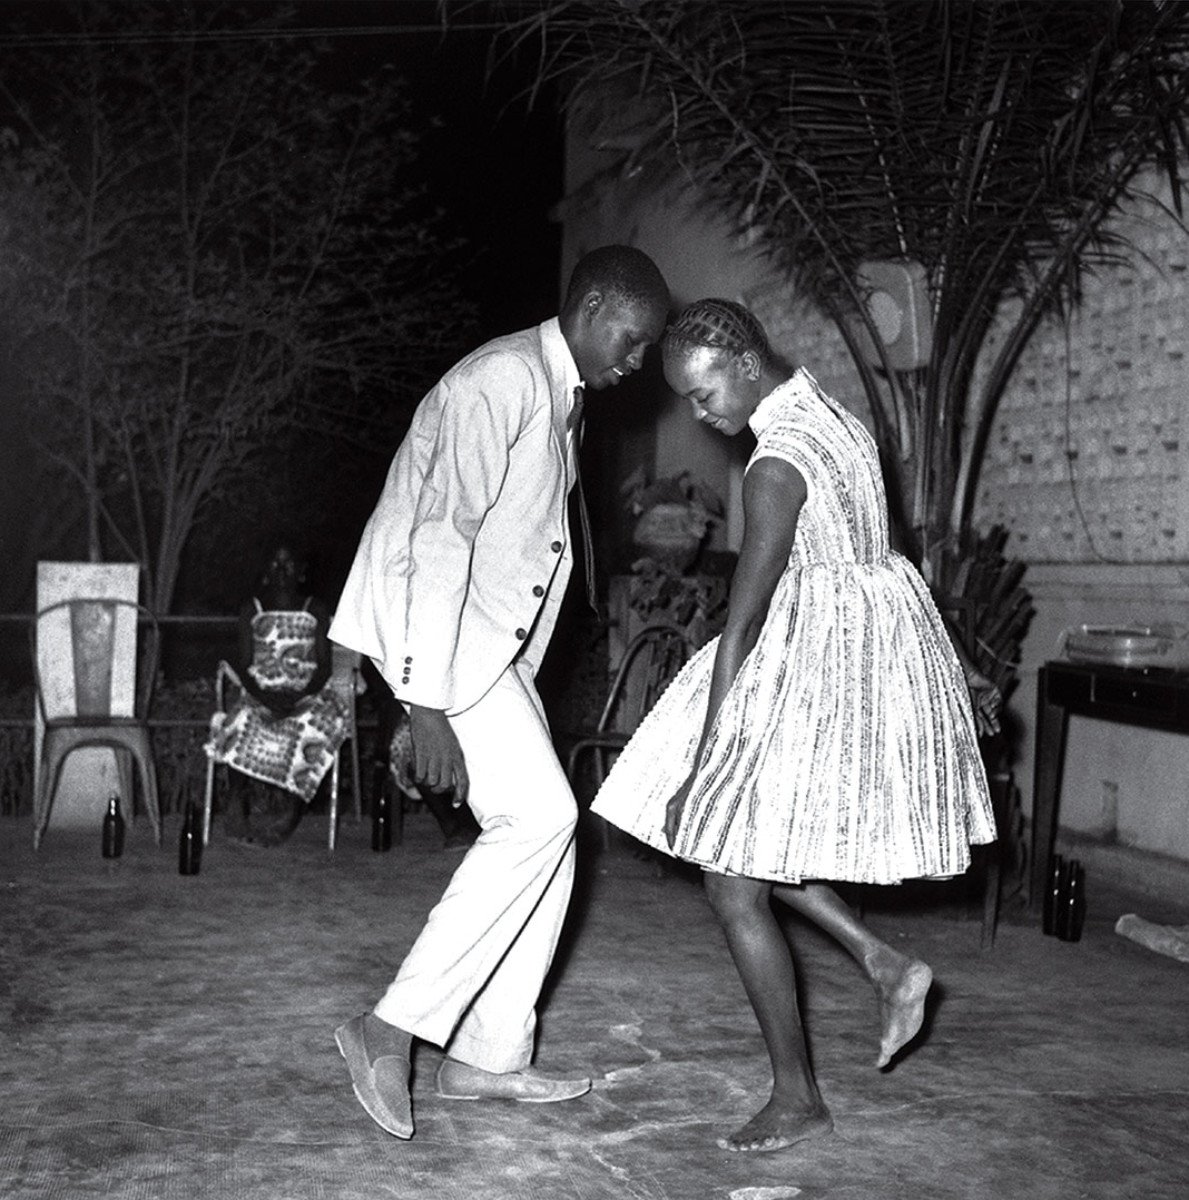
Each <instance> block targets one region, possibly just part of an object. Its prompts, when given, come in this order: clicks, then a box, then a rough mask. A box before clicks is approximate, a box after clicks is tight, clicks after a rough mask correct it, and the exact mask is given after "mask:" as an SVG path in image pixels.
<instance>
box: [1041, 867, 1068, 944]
mask: <svg viewBox="0 0 1189 1200" xmlns="http://www.w3.org/2000/svg"><path fill="white" fill-rule="evenodd" d="M1064 877H1065V859H1064V858H1062V857H1061V855H1060V854H1054V855H1053V856H1052V857H1051V858H1050V859H1049V873H1048V875H1047V876H1046V877H1045V894H1044V917H1043V921H1042V924H1041V928H1042V929H1043V930H1044V931H1045V933H1047V934H1049V935H1050V936H1051V935H1052V934H1054V933H1056V932H1057V914H1058V913H1059V912H1060V911H1061V895H1062V882H1063V880H1064Z"/></svg>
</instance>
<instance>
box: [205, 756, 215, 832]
mask: <svg viewBox="0 0 1189 1200" xmlns="http://www.w3.org/2000/svg"><path fill="white" fill-rule="evenodd" d="M214 800H215V760H214V759H213V758H212V757H211V756H210V755H209V754H208V755H207V756H206V789H205V791H204V792H203V797H202V844H203V845H204V846H205V845H206V844H207V843H208V842H209V841H210V840H211V809H212V808H213V807H214Z"/></svg>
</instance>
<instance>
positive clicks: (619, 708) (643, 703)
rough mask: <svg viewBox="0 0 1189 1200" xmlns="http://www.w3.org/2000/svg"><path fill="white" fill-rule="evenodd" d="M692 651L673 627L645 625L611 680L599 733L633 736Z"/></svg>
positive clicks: (625, 651)
mask: <svg viewBox="0 0 1189 1200" xmlns="http://www.w3.org/2000/svg"><path fill="white" fill-rule="evenodd" d="M691 649H692V647H691V645H690V641H689V638H688V637H687V636H686V635H685V633H683V632H682V631H681V630H680V629H676V628H674V627H673V626H672V625H648V626H645V628H643V629H642V630H641V631H640V632H639V633H638V634H636V636H635V637H634V638H632V640H631V641H630V642H629V643H628V644H627V648H626V649H625V650H624V652H623V657H622V658H621V659H620V661H619V666H618V667H617V668H616V671H615V675H614V677H613V679H612V680H611V687H610V690H609V691H608V693H607V702H606V703H605V704H604V705H603V711H602V713H601V715H600V716H599V724H598V731H599V733H607V732H609V731H610V730H612V729H614V730H618V731H620V732H624V733H631V732H633V731H634V730H635V728H636V726H637V725H639V724H640V722H641V721H642V720H643V719H644V717H645V715H646V714H647V713H648V711H649V710H650V709H651V708H652V706H653V705H654V704H655V703H656V702H657V700H658V699H660V695H661V693H662V692H663V691H664V690H665V688H666V687H667V686H668V685H669V682H670V681H671V680H672V678H673V677H674V676H675V675H676V674H677V672H678V671H680V670H681V668H682V667H683V666H684V665H685V661H686V659H687V658H689V655H690V651H691Z"/></svg>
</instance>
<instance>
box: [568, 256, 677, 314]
mask: <svg viewBox="0 0 1189 1200" xmlns="http://www.w3.org/2000/svg"><path fill="white" fill-rule="evenodd" d="M590 291H600V292H607V293H608V294H610V295H613V296H617V297H619V298H620V299H621V300H624V301H627V302H628V303H629V304H638V305H641V306H643V305H652V304H655V305H656V306H657V307H658V308H660V309H661V310H662V311H667V310H668V308H669V287H668V284H666V283H665V277H664V276H663V275H662V274H661V273H660V270H659V269H658V268H657V265H656V263H654V262H653V261H652V259H651V258H649V257H648V255H647V254H645V253H644V251H643V250H637V249H636V248H635V246H600V247H599V248H598V249H597V250H592V251H590V253H589V254H584V255H583V256H582V257H581V258H580V259H579V260H578V263H577V265H576V266H575V267H574V270H573V273H572V274H571V275H570V286H569V287H568V288H567V289H566V298H565V302H564V304H563V305H562V307H563V308H570V307H572V306H573V305H575V304H577V303H578V302H579V301H580V300H581V299H582V297H583V296H585V295H586V294H587V292H590Z"/></svg>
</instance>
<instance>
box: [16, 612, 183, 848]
mask: <svg viewBox="0 0 1189 1200" xmlns="http://www.w3.org/2000/svg"><path fill="white" fill-rule="evenodd" d="M121 611H123V612H125V613H126V614H127V618H128V619H129V620H131V621H132V622H133V627H132V633H131V637H132V644H133V646H135V644H136V628H137V623H138V622H143V623H145V624H146V625H147V626H148V627H149V629H150V636H151V638H152V641H151V651H150V654H149V655H148V656H147V661H148V662H149V663H150V665H151V664H152V663H153V662H154V661H155V658H156V653H155V651H156V646H157V645H158V638H159V631H158V626H157V619H156V617H155V616H154V615H153V613H152V612H150V611H149V610H148V609H147V608H145V607H144V605H142V604H137V603H135V602H134V601H132V600H118V599H112V598H107V597H85V596H83V597H76V598H73V599H70V600H59V601H57V602H56V603H54V604H50V605H47V606H46V607H45V608H43V609H40V610H39V611H38V613H37V616H36V619H35V620H34V622H33V626H32V629H31V631H30V640H31V643H32V653H33V676H34V680H35V683H36V688H37V704H38V708H39V710H40V713H41V719H42V721H43V723H44V735H43V737H42V742H41V772H40V784H39V787H38V789H37V795H36V797H35V799H34V810H33V845H34V847H35V848H36V847H40V845H41V839H42V837H43V835H44V834H45V831H46V828H47V827H48V825H49V819H50V809H51V807H52V805H53V800H54V794H55V792H56V791H57V787H58V782H59V780H60V778H61V774H62V767H63V764H64V763H65V761H66V759H67V758H68V757H69V756H70V754H71V753H73V752H74V751H75V750H78V749H81V748H82V747H84V746H107V747H111V748H112V749H114V750H116V751H117V754H116V765H117V769H118V771H119V773H120V788H121V791H122V792H123V795H124V797H125V800H126V802H127V816H128V820H129V822H131V821H132V820H133V817H134V806H133V804H132V766H131V764H132V762H133V761H135V763H136V765H137V766H138V767H139V769H140V777H141V784H142V787H143V791H144V803H145V809H146V811H147V812H148V814H149V821H150V823H151V824H152V826H153V836H154V838H155V840H156V842H157V844H158V845H160V844H161V809H160V804H159V801H158V798H157V771H156V764H155V763H154V760H153V747H152V741H151V740H150V737H149V727H148V710H149V704H150V703H151V700H152V688H153V678H152V675H153V673H152V671H151V670H146V671H144V672H142V673H141V675H142V678H141V679H140V680H136V681H135V682H134V684H133V688H132V691H133V703H132V706H131V707H132V712H131V713H127V714H122V713H113V712H112V707H113V704H112V696H113V683H114V674H115V659H116V634H117V625H118V624H119V623H120V622H119V616H120V613H121ZM54 614H60V615H59V616H58V618H57V619H55V617H54ZM63 636H65V637H68V638H69V639H70V661H71V665H72V668H73V680H72V682H71V684H70V686H69V687H67V688H66V689H64V690H63V689H55V691H54V693H53V700H52V702H51V703H48V704H47V694H48V693H47V684H48V680H47V679H46V677H45V673H44V672H43V669H42V658H41V655H40V654H39V640H40V639H42V638H43V637H44V638H47V639H48V638H54V637H58V638H61V637H63ZM125 636H127V635H125ZM135 662H136V658H135V654H133V657H132V670H133V673H134V675H135V674H136V667H135ZM67 697H68V698H69V701H70V702H69V703H68V704H67V705H66V709H67V711H61V707H62V702H63V700H64V698H67ZM51 707H52V708H54V709H55V711H54V712H53V713H52V714H51V712H50V711H49V710H50V708H51Z"/></svg>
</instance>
